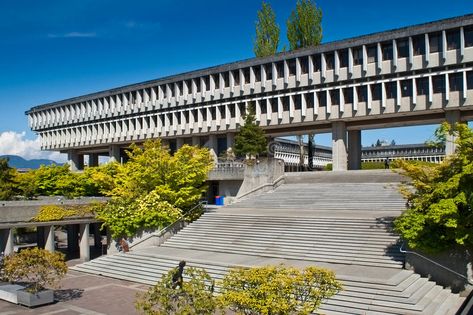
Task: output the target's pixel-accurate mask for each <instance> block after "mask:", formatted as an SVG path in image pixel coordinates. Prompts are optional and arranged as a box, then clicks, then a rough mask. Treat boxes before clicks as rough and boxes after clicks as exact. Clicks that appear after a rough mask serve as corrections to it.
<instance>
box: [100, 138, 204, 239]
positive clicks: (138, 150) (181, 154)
mask: <svg viewBox="0 0 473 315" xmlns="http://www.w3.org/2000/svg"><path fill="white" fill-rule="evenodd" d="M128 156H129V161H128V162H127V163H125V164H123V165H117V168H116V171H115V172H116V175H115V177H114V178H115V179H114V182H113V184H112V185H111V186H110V187H111V190H110V191H108V192H107V194H108V195H109V196H111V197H112V200H111V201H110V202H109V203H107V204H106V205H104V206H103V207H101V208H99V209H97V216H98V218H99V219H101V220H103V221H104V222H105V225H106V226H108V227H109V228H110V230H111V232H112V236H113V237H122V236H133V235H135V234H136V233H137V232H138V231H140V230H141V229H156V228H160V227H164V226H165V225H167V224H169V223H172V222H173V221H175V220H176V219H177V218H179V217H180V215H181V214H182V211H186V210H188V209H190V208H191V207H192V206H193V205H195V204H196V203H197V202H198V201H199V199H200V198H201V196H202V194H203V193H204V192H205V191H206V187H205V185H204V183H205V180H206V178H207V174H208V172H209V171H210V170H211V168H212V167H213V160H212V158H211V156H210V153H209V151H208V149H206V148H197V147H193V146H188V145H184V146H182V147H181V148H180V149H179V150H178V151H177V152H176V153H175V154H174V155H173V156H171V154H170V153H169V150H168V149H167V148H165V147H163V146H162V144H161V141H160V140H155V141H146V142H145V143H144V144H143V147H138V146H136V145H133V146H131V148H130V151H128Z"/></svg>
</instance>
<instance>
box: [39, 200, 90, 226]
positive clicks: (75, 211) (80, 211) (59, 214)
mask: <svg viewBox="0 0 473 315" xmlns="http://www.w3.org/2000/svg"><path fill="white" fill-rule="evenodd" d="M94 207H95V205H94V204H92V205H68V206H57V205H47V206H41V207H40V209H39V212H38V214H37V215H36V216H35V217H34V218H33V219H32V221H36V222H48V221H60V220H63V219H66V218H71V217H85V216H94V212H93V209H94Z"/></svg>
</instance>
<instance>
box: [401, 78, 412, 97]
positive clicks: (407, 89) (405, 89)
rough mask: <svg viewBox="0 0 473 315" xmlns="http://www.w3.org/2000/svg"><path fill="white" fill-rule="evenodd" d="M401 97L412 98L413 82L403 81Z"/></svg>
mask: <svg viewBox="0 0 473 315" xmlns="http://www.w3.org/2000/svg"><path fill="white" fill-rule="evenodd" d="M401 96H402V97H407V96H412V80H402V81H401Z"/></svg>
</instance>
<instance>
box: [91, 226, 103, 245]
mask: <svg viewBox="0 0 473 315" xmlns="http://www.w3.org/2000/svg"><path fill="white" fill-rule="evenodd" d="M93 229H94V247H95V248H96V249H101V248H102V235H101V234H100V223H94V225H93Z"/></svg>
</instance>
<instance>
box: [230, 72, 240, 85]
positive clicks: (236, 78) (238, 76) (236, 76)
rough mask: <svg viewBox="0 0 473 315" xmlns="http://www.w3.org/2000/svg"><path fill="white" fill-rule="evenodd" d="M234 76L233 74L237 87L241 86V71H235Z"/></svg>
mask: <svg viewBox="0 0 473 315" xmlns="http://www.w3.org/2000/svg"><path fill="white" fill-rule="evenodd" d="M232 74H233V81H234V82H235V85H240V71H239V70H234V71H233V72H232Z"/></svg>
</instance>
